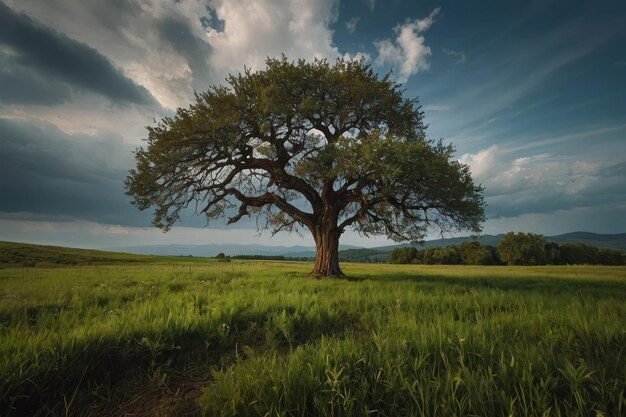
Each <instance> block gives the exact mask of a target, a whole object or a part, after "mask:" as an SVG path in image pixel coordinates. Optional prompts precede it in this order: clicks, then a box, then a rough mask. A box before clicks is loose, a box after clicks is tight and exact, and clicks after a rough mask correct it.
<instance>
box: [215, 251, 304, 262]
mask: <svg viewBox="0 0 626 417" xmlns="http://www.w3.org/2000/svg"><path fill="white" fill-rule="evenodd" d="M220 255H221V256H220ZM216 258H217V259H246V260H259V261H306V260H308V259H309V258H306V257H292V256H282V255H233V256H225V255H224V254H222V253H220V254H218V255H217V256H216Z"/></svg>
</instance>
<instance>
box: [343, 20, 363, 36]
mask: <svg viewBox="0 0 626 417" xmlns="http://www.w3.org/2000/svg"><path fill="white" fill-rule="evenodd" d="M359 20H361V18H360V17H353V18H352V19H350V20H348V21H347V22H346V29H347V30H348V33H354V31H356V25H357V24H358V23H359Z"/></svg>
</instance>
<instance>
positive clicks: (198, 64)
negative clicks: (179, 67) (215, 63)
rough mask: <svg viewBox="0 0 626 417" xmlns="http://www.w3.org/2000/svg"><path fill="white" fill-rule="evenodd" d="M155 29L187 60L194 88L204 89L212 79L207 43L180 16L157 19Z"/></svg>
mask: <svg viewBox="0 0 626 417" xmlns="http://www.w3.org/2000/svg"><path fill="white" fill-rule="evenodd" d="M157 30H158V32H159V34H160V36H161V38H162V39H163V40H164V41H165V42H166V43H167V44H169V45H170V46H171V47H172V48H173V49H174V50H175V51H177V52H178V54H180V55H181V56H182V57H184V58H185V60H186V61H187V65H188V66H189V70H190V72H191V76H192V77H193V82H192V85H193V86H194V89H196V90H199V91H204V90H206V89H207V88H208V86H209V85H210V83H211V81H212V79H211V76H212V71H211V68H210V65H209V56H210V55H211V47H210V46H209V44H208V43H206V42H204V41H202V40H201V39H199V38H198V37H197V36H196V35H195V34H194V33H193V30H192V29H191V27H190V25H189V24H188V22H186V21H184V20H182V19H181V18H177V17H173V16H166V17H164V18H162V19H161V20H159V22H158V24H157Z"/></svg>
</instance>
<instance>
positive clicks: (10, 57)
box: [0, 3, 153, 104]
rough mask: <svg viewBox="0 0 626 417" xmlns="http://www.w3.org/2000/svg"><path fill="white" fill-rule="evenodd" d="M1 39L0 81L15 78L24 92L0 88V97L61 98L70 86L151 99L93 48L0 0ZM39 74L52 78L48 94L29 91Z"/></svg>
mask: <svg viewBox="0 0 626 417" xmlns="http://www.w3.org/2000/svg"><path fill="white" fill-rule="evenodd" d="M0 44H3V45H4V49H5V52H4V53H3V54H2V60H3V61H4V62H7V61H8V62H9V64H8V65H6V66H4V69H3V70H2V72H1V73H0V76H1V77H2V78H3V79H2V80H0V83H2V84H5V85H6V84H8V83H9V82H19V83H20V85H22V86H24V90H23V91H24V92H23V93H20V92H19V91H17V92H15V94H11V95H10V96H9V95H8V94H3V95H2V98H3V99H4V100H11V97H13V99H12V101H13V102H17V103H20V102H25V101H26V102H29V101H31V102H32V101H35V102H37V101H40V102H42V103H41V104H53V103H54V102H55V101H56V102H63V101H66V100H67V99H68V95H69V91H68V89H67V86H69V87H71V89H72V91H82V90H85V91H90V92H94V93H97V94H101V95H103V96H105V97H107V98H108V99H110V100H111V101H113V102H116V103H136V104H150V103H152V102H153V99H152V97H151V96H150V94H149V93H148V92H147V91H146V90H145V89H144V88H142V87H140V86H138V85H136V84H135V83H133V81H131V80H130V79H128V78H127V77H126V76H125V75H124V74H123V73H122V72H120V71H119V70H118V69H117V68H116V67H114V66H113V64H112V63H111V62H110V61H109V60H108V59H107V58H106V57H105V56H103V55H102V54H100V53H99V52H98V51H97V50H95V49H93V48H90V47H89V46H87V45H85V44H83V43H80V42H77V41H75V40H73V39H70V38H68V37H67V36H65V35H63V34H61V33H59V32H56V31H54V30H52V29H50V28H48V27H46V26H44V25H42V24H41V23H39V22H37V21H35V20H33V19H32V18H30V17H29V16H27V15H26V14H23V13H16V12H14V11H13V10H12V9H11V8H9V7H8V6H6V5H5V4H3V3H0ZM7 51H8V53H7ZM43 80H49V81H51V87H49V88H48V89H47V90H48V91H47V92H48V93H50V94H52V97H51V98H46V96H44V95H43V94H36V93H33V91H32V89H33V86H32V85H31V82H32V83H34V85H39V86H41V84H44V82H43ZM46 82H47V81H46ZM63 84H65V85H66V86H64V85H63ZM20 90H22V89H21V88H20ZM44 91H45V88H44ZM55 93H56V94H55Z"/></svg>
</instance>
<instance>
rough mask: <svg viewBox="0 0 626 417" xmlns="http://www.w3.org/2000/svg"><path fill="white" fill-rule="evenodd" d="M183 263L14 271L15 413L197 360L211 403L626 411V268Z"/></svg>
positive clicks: (7, 322) (219, 411) (89, 396)
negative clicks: (333, 271)
mask: <svg viewBox="0 0 626 417" xmlns="http://www.w3.org/2000/svg"><path fill="white" fill-rule="evenodd" d="M183 261H184V260H178V261H177V262H176V263H152V264H140V265H100V266H78V267H71V268H49V269H45V268H7V269H3V270H0V323H1V325H2V327H1V329H0V412H2V414H3V415H27V414H30V415H87V414H89V413H90V412H93V411H94V410H102V407H100V406H101V405H102V403H106V402H107V401H108V402H115V401H119V400H120V397H119V395H122V396H123V395H127V396H128V395H131V394H132V395H141V392H140V391H136V392H132V393H131V394H128V393H125V394H124V393H122V394H120V392H119V390H116V388H118V387H124V386H131V384H130V382H129V381H134V382H135V385H133V386H136V382H137V381H140V382H141V381H143V383H145V386H146V387H148V386H154V385H157V386H158V385H161V386H170V385H172V384H174V383H175V380H177V379H180V377H181V375H186V374H187V373H188V371H189V370H190V369H192V370H194V372H196V373H202V374H209V375H210V380H209V381H208V382H207V383H205V385H203V394H202V395H201V397H200V398H199V400H198V403H199V404H200V406H199V408H195V410H196V412H197V413H199V414H204V415H207V416H213V415H233V416H235V415H237V416H258V415H271V416H309V415H321V416H362V415H379V416H398V415H416V416H420V415H425V416H469V415H481V416H503V415H504V416H507V415H513V416H523V415H524V416H525V415H528V416H535V415H536V416H601V415H603V416H607V417H608V416H618V415H624V414H625V413H626V402H625V399H624V397H625V395H624V387H625V386H626V361H625V360H624V347H625V346H626V325H625V323H626V303H625V301H626V268H618V267H615V268H611V267H605V268H598V267H593V268H592V267H536V268H534V267H520V268H510V267H461V266H448V267H445V266H390V265H379V266H378V265H367V266H366V265H358V264H346V265H343V268H344V271H345V272H346V273H347V277H346V278H345V279H336V280H314V279H310V278H308V277H307V276H306V272H308V270H309V269H310V265H308V264H304V263H302V264H301V263H288V262H259V261H257V262H253V261H252V262H251V261H234V262H231V263H228V264H224V263H217V262H207V263H197V262H196V263H184V262H183ZM205 379H206V378H205ZM98 407H100V408H98ZM173 413H174V414H173V415H175V414H176V411H173Z"/></svg>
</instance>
